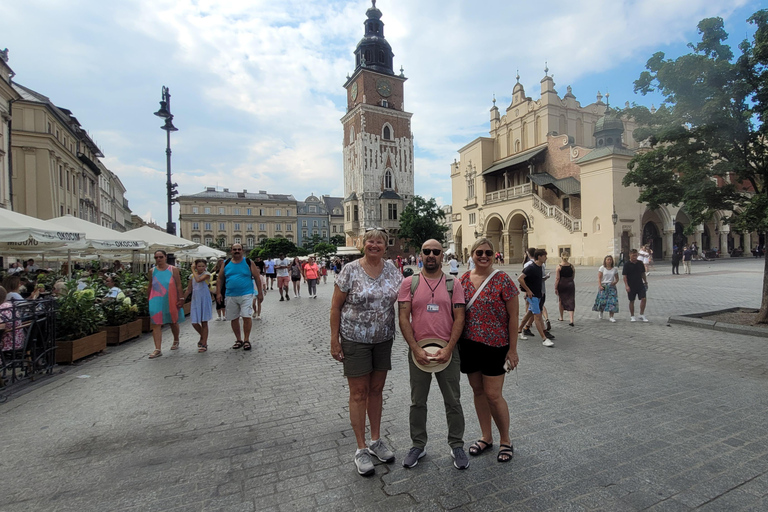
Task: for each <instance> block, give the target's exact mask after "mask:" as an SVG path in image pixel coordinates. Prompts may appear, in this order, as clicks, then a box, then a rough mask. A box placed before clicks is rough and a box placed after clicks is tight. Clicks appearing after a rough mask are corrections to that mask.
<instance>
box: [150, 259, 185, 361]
mask: <svg viewBox="0 0 768 512" xmlns="http://www.w3.org/2000/svg"><path fill="white" fill-rule="evenodd" d="M148 278H149V284H148V289H147V295H148V296H149V318H150V321H151V323H152V339H153V341H154V342H155V350H154V351H153V352H152V353H151V354H150V355H149V358H150V359H155V358H157V357H160V356H162V355H163V351H162V344H163V325H166V324H171V334H173V345H171V350H177V349H178V348H179V322H183V321H184V309H182V308H183V306H184V292H183V291H182V289H181V275H180V274H179V269H177V268H176V267H174V266H171V265H169V264H168V254H167V253H166V252H165V251H162V250H160V251H155V266H154V268H152V269H151V270H150V271H149V275H148Z"/></svg>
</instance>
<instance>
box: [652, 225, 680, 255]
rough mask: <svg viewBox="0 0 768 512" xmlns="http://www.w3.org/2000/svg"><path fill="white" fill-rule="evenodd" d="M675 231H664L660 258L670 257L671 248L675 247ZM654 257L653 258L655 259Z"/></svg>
mask: <svg viewBox="0 0 768 512" xmlns="http://www.w3.org/2000/svg"><path fill="white" fill-rule="evenodd" d="M674 234H675V231H674V230H673V229H668V230H666V231H664V251H663V253H662V255H661V258H665V257H667V256H669V257H670V258H671V257H672V248H673V247H674V246H675V239H674ZM655 258H656V257H654V259H655Z"/></svg>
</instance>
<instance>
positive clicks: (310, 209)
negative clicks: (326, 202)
mask: <svg viewBox="0 0 768 512" xmlns="http://www.w3.org/2000/svg"><path fill="white" fill-rule="evenodd" d="M315 212H317V206H310V207H309V213H315Z"/></svg>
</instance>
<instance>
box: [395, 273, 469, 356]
mask: <svg viewBox="0 0 768 512" xmlns="http://www.w3.org/2000/svg"><path fill="white" fill-rule="evenodd" d="M447 278H451V276H445V275H444V276H443V277H441V278H438V279H427V278H425V277H424V276H423V275H421V277H419V286H418V287H417V288H416V291H415V292H414V295H413V301H411V281H412V280H413V278H412V277H406V278H405V279H403V284H402V285H400V293H399V294H398V296H397V301H398V302H412V304H411V327H412V328H413V335H414V337H415V338H416V341H419V340H423V339H424V338H438V339H441V340H445V341H448V340H449V339H451V329H452V328H453V314H452V309H453V304H464V289H463V288H462V287H461V283H460V282H459V280H458V279H454V280H453V302H451V296H450V295H449V294H448V289H447V288H446V287H445V280H446V279H447ZM430 287H431V288H433V289H434V294H435V297H434V299H433V298H432V290H431V289H430ZM430 303H431V304H436V305H437V306H438V307H439V309H440V310H439V311H438V312H437V313H430V312H429V311H427V304H430Z"/></svg>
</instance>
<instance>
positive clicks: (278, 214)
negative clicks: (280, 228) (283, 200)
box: [275, 208, 281, 217]
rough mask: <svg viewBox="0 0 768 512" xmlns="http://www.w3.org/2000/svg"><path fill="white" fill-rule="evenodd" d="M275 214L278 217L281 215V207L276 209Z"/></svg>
mask: <svg viewBox="0 0 768 512" xmlns="http://www.w3.org/2000/svg"><path fill="white" fill-rule="evenodd" d="M275 215H276V216H277V217H279V216H280V215H281V213H280V208H278V209H277V210H275Z"/></svg>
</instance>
